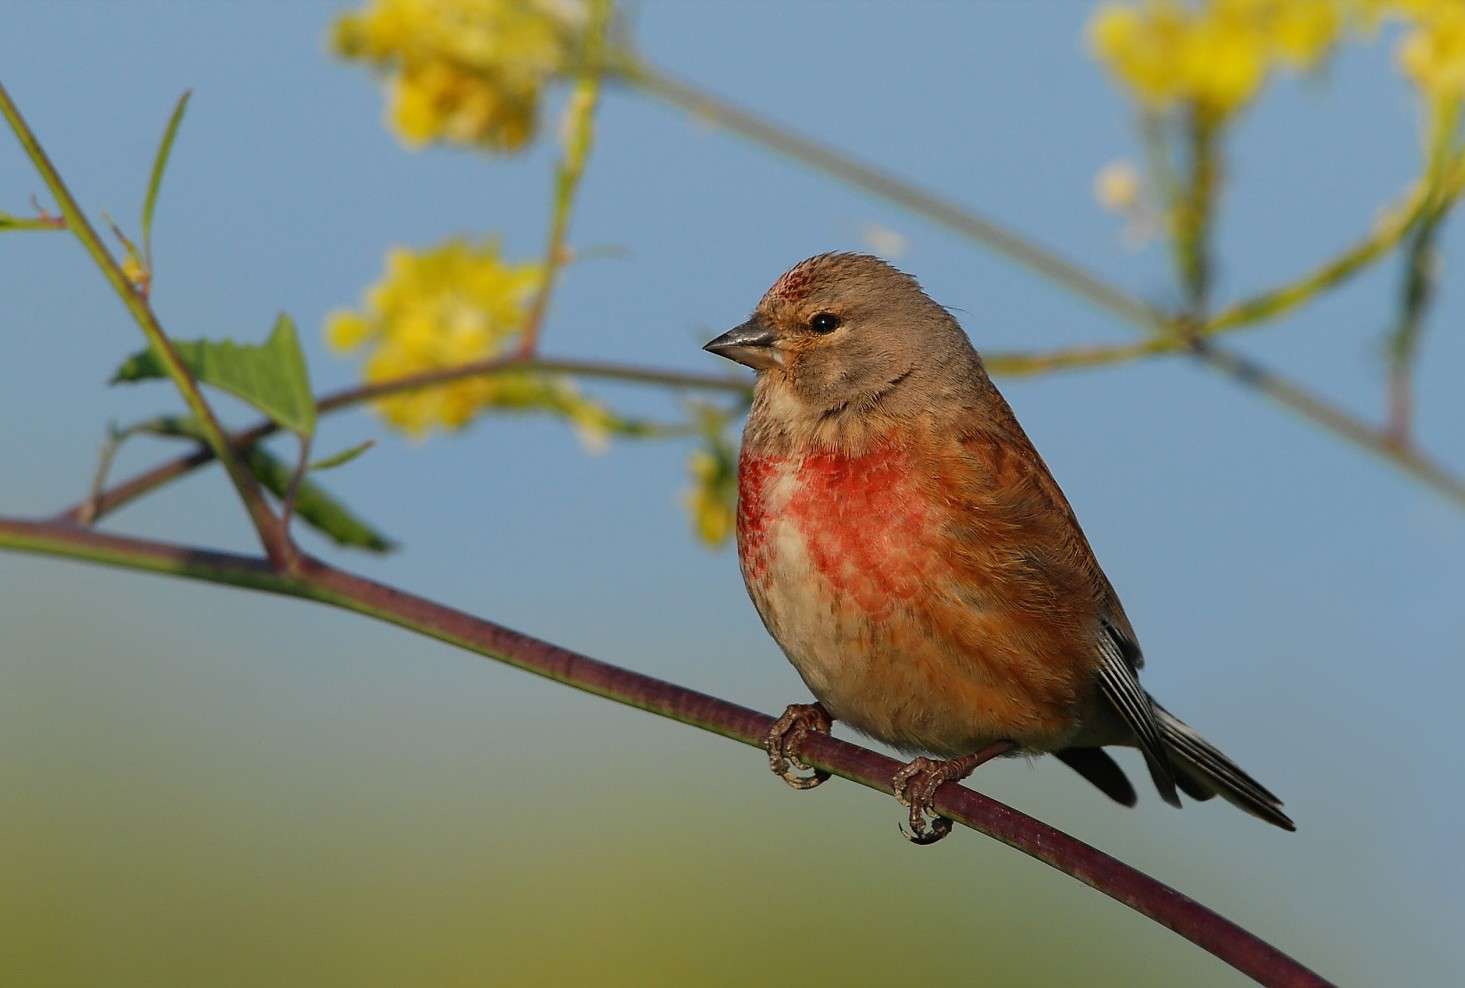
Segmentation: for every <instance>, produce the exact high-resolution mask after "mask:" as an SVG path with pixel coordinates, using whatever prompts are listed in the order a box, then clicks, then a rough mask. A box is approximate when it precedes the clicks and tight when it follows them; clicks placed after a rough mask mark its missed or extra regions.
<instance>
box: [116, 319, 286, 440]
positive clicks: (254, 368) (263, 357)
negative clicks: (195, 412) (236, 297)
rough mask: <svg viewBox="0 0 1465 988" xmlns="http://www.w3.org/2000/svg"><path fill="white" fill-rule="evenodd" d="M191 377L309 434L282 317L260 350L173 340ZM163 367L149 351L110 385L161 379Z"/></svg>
mask: <svg viewBox="0 0 1465 988" xmlns="http://www.w3.org/2000/svg"><path fill="white" fill-rule="evenodd" d="M173 346H174V348H176V349H177V351H178V356H179V357H180V358H181V359H182V360H183V363H184V366H186V367H187V368H188V370H189V372H190V373H191V374H193V376H194V377H196V378H197V379H198V380H199V381H201V382H203V383H204V384H209V385H212V386H214V387H216V388H219V389H221V390H224V391H227V392H229V393H230V394H232V395H234V396H235V397H236V398H240V399H243V400H244V401H247V402H249V403H250V404H251V405H253V406H254V407H255V408H258V409H259V410H260V411H262V412H264V413H265V414H266V415H268V416H269V417H270V418H272V419H274V420H275V421H276V422H278V423H280V425H282V426H284V427H285V428H287V429H290V430H292V431H294V432H296V433H299V434H300V435H301V436H302V437H303V436H309V435H311V434H312V433H313V432H314V431H315V398H314V397H313V396H312V395H311V393H310V376H309V374H308V373H307V371H306V369H305V354H304V353H303V352H302V351H301V349H300V337H299V336H298V335H297V334H296V332H295V323H294V322H292V321H291V319H290V317H289V316H287V315H285V314H284V313H281V314H280V317H279V318H278V319H276V320H275V328H274V329H273V330H272V331H271V332H270V338H269V339H268V340H266V341H265V342H264V343H263V344H261V345H258V346H256V345H254V344H240V343H235V342H234V341H233V340H219V341H217V342H215V341H213V340H174V341H173ZM165 376H166V372H165V371H164V369H163V362H162V361H161V360H159V359H158V357H157V355H156V354H154V353H153V351H152V350H151V349H147V350H142V351H140V352H138V353H134V354H133V355H132V356H130V357H128V358H127V359H126V360H125V361H123V362H122V366H121V367H118V368H117V373H115V374H113V375H112V381H111V383H112V384H121V383H131V382H134V381H145V380H149V379H151V378H158V377H165Z"/></svg>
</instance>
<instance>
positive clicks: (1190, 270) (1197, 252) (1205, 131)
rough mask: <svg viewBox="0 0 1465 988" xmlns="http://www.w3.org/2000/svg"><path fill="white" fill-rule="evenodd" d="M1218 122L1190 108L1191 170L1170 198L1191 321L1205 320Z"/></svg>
mask: <svg viewBox="0 0 1465 988" xmlns="http://www.w3.org/2000/svg"><path fill="white" fill-rule="evenodd" d="M1219 127H1220V122H1219V121H1218V120H1216V119H1215V118H1214V117H1213V116H1212V115H1211V114H1210V113H1208V112H1206V111H1205V110H1202V109H1200V108H1195V109H1193V110H1192V111H1191V114H1190V119H1189V120H1188V121H1187V128H1186V137H1187V142H1186V152H1187V153H1188V154H1189V156H1190V170H1189V175H1188V176H1187V180H1186V182H1185V183H1184V184H1183V185H1182V186H1180V187H1179V188H1178V189H1177V190H1176V196H1175V198H1174V200H1173V201H1172V202H1171V207H1170V208H1171V214H1172V215H1173V217H1174V223H1175V258H1176V266H1177V268H1178V269H1179V273H1180V283H1181V285H1183V286H1184V288H1185V308H1186V314H1187V316H1188V317H1189V319H1190V321H1191V322H1192V323H1195V324H1200V323H1202V322H1203V321H1204V313H1205V311H1206V305H1207V302H1208V299H1209V297H1210V289H1211V268H1212V261H1211V236H1212V232H1213V230H1212V227H1213V226H1214V217H1215V207H1216V194H1217V191H1218V188H1219V173H1220V161H1219V155H1220V151H1219V143H1218V142H1217V140H1216V136H1217V129H1218V128H1219Z"/></svg>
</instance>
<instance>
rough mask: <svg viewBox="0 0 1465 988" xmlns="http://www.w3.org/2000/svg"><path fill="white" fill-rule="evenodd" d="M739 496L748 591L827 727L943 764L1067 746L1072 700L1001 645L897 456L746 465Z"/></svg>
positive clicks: (995, 620)
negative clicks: (991, 753)
mask: <svg viewBox="0 0 1465 988" xmlns="http://www.w3.org/2000/svg"><path fill="white" fill-rule="evenodd" d="M739 495H740V503H739V516H738V541H739V557H740V560H741V562H742V567H743V577H744V579H745V581H746V582H747V585H748V591H749V594H750V595H751V596H752V598H753V602H754V604H755V606H756V607H757V609H758V612H759V614H760V615H761V616H762V618H763V621H764V624H765V625H766V626H767V628H768V630H769V632H770V633H771V634H772V635H773V637H774V638H775V639H776V640H777V641H778V643H779V645H780V646H781V647H782V649H783V651H784V653H785V654H786V655H787V656H788V658H789V661H790V662H791V663H792V664H793V665H794V667H795V668H796V669H797V670H798V672H799V674H800V676H802V677H803V680H804V682H805V683H806V684H808V687H809V689H810V690H811V691H812V692H813V694H814V696H815V697H817V698H818V699H819V701H820V702H821V703H823V704H824V705H825V707H826V708H827V709H828V710H829V712H830V714H831V715H833V716H834V717H835V719H837V720H840V721H843V722H845V723H847V724H849V725H850V726H852V727H854V728H856V729H857V730H860V731H862V732H863V733H866V734H868V735H870V736H872V737H875V738H878V739H879V740H882V741H884V742H886V743H888V744H892V745H894V746H896V747H898V748H901V749H904V750H908V751H924V752H930V753H933V754H938V755H943V756H951V755H957V754H965V753H969V752H973V751H977V750H979V749H980V748H982V747H985V746H986V745H987V744H990V743H991V742H993V741H997V740H1003V739H1011V740H1015V741H1017V742H1019V743H1020V744H1022V745H1023V746H1024V747H1027V748H1029V749H1032V750H1054V749H1056V748H1061V747H1063V746H1065V745H1066V743H1067V741H1068V739H1069V738H1070V737H1071V736H1072V734H1073V733H1074V730H1075V729H1076V721H1075V719H1074V697H1073V695H1072V691H1071V690H1070V689H1068V688H1067V687H1066V686H1065V685H1064V684H1055V683H1054V682H1052V677H1049V676H1046V675H1042V674H1041V666H1040V663H1041V660H1042V657H1041V656H1026V655H1023V654H1020V650H1018V651H1014V650H1013V649H1012V648H1011V647H1008V646H1007V645H1004V644H1003V631H1002V622H1003V620H1004V615H1003V614H1002V613H1001V609H1000V608H995V607H994V608H984V607H983V606H982V603H981V594H980V591H979V588H976V589H974V588H973V587H972V586H971V582H972V581H971V580H970V578H969V575H968V576H967V577H965V578H964V577H962V576H961V575H959V574H957V573H955V572H954V571H953V569H952V567H951V565H950V563H949V561H948V560H947V558H946V556H945V554H943V552H942V538H943V534H942V524H943V519H942V517H940V515H939V508H937V507H933V504H932V499H931V498H929V497H926V496H924V495H923V492H922V491H920V490H918V489H916V488H915V486H914V485H913V483H912V482H911V480H910V479H909V471H908V469H907V465H906V464H905V463H904V462H903V458H902V457H901V456H900V455H899V454H896V453H891V452H888V451H887V452H880V453H872V454H867V455H866V456H864V457H860V458H856V459H848V458H842V459H834V458H832V457H830V458H825V459H821V458H814V459H811V460H805V461H803V462H801V463H791V462H788V461H773V460H758V461H750V460H748V459H745V460H744V462H743V464H742V467H741V472H740V485H739ZM1035 670H1037V671H1038V673H1040V674H1039V675H1037V676H1036V678H1035V676H1034V671H1035Z"/></svg>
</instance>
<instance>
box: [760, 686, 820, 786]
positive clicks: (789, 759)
mask: <svg viewBox="0 0 1465 988" xmlns="http://www.w3.org/2000/svg"><path fill="white" fill-rule="evenodd" d="M833 726H834V719H833V718H832V717H830V716H829V711H827V710H825V709H824V706H823V704H819V703H791V704H789V705H788V709H787V710H785V711H784V712H783V716H782V717H780V718H778V720H776V721H774V722H773V727H772V729H770V730H769V732H768V737H766V738H764V739H763V747H764V748H766V749H767V750H768V767H769V768H771V769H773V774H774V775H776V776H778V777H779V778H780V779H782V780H783V781H784V782H787V783H788V784H789V785H790V786H792V787H793V788H795V789H813V788H814V787H815V786H817V785H819V783H821V782H824V781H825V780H826V779H828V778H829V773H828V772H826V771H824V770H823V769H822V768H814V767H813V766H812V765H808V764H806V763H805V762H804V761H803V760H802V759H801V758H799V745H800V744H802V743H803V741H804V739H805V738H807V737H808V736H809V732H810V731H817V732H818V733H820V734H828V733H829V729H830V728H831V727H833ZM801 771H802V772H811V773H813V774H811V775H800V774H799V772H801Z"/></svg>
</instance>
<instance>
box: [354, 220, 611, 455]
mask: <svg viewBox="0 0 1465 988" xmlns="http://www.w3.org/2000/svg"><path fill="white" fill-rule="evenodd" d="M542 283H543V268H542V267H541V266H540V265H538V264H518V265H508V264H505V263H504V262H503V261H502V260H501V259H500V257H499V249H498V246H497V244H495V243H493V242H491V241H490V242H486V243H480V244H474V243H470V242H468V241H466V240H450V241H448V242H446V243H445V244H443V245H441V246H439V247H436V248H434V249H432V250H428V251H423V252H420V253H419V252H414V251H410V250H407V249H404V248H396V249H394V250H392V251H391V252H390V253H389V254H388V255H387V269H386V273H385V276H384V277H383V278H382V280H381V281H379V282H378V283H377V284H375V285H373V286H372V287H371V288H370V289H368V290H367V292H366V295H365V298H364V300H363V305H362V308H361V309H360V310H359V311H351V310H342V311H337V312H334V313H332V314H331V315H330V316H329V317H328V319H327V321H326V339H327V340H328V341H329V343H330V344H331V346H332V347H334V348H336V349H337V350H341V351H346V352H350V351H355V350H360V349H365V351H366V363H365V367H364V372H363V376H364V378H365V379H366V381H367V382H368V383H375V382H380V381H389V380H394V379H397V378H401V377H405V376H407V375H409V374H419V373H423V372H426V371H434V370H441V369H444V368H449V367H457V366H460V365H462V364H466V363H472V362H474V361H480V360H486V359H489V358H491V357H495V356H499V355H502V354H507V353H509V352H512V350H513V345H514V344H515V343H516V342H517V338H518V336H519V334H520V333H521V332H522V331H523V329H524V321H525V318H526V314H527V312H528V308H529V305H530V303H531V301H532V300H533V298H534V295H535V293H537V292H538V291H539V287H540V285H541V284H542ZM376 408H377V410H378V411H379V412H380V413H381V414H382V415H383V417H385V418H386V420H387V421H388V422H390V423H391V424H392V425H394V426H396V427H397V428H399V429H402V430H404V431H405V432H408V433H410V434H412V435H417V436H420V435H423V434H425V433H427V432H428V431H430V430H431V429H433V428H444V429H458V428H461V427H462V426H464V425H466V424H467V423H468V422H470V421H471V420H472V419H473V418H474V416H476V415H477V414H478V413H479V412H481V411H483V410H484V409H488V408H496V409H518V410H538V411H549V412H554V413H556V414H559V415H562V416H564V417H565V418H566V419H568V420H569V421H570V422H571V423H572V424H574V425H575V426H576V427H577V428H578V429H579V430H580V432H581V435H582V436H584V437H585V438H586V440H587V441H589V442H591V443H592V444H603V443H604V439H605V437H606V436H608V435H609V434H610V432H611V431H612V429H613V427H614V426H615V424H616V419H615V418H614V417H613V416H612V415H611V414H610V413H609V412H608V411H606V410H605V409H603V408H601V407H600V406H599V405H597V404H595V403H594V402H591V401H589V400H588V399H586V398H584V397H582V396H581V395H580V394H579V393H578V392H577V391H576V390H575V388H574V386H573V385H572V384H571V383H570V382H569V381H568V380H565V379H562V378H558V377H549V376H547V375H544V374H538V373H533V372H529V371H522V372H506V373H502V374H495V375H487V376H482V377H473V378H466V379H464V380H461V381H455V382H453V383H451V384H444V385H439V386H435V387H431V388H423V389H420V390H418V391H412V392H407V393H404V394H400V395H394V396H391V397H388V398H383V399H381V400H380V401H378V402H376Z"/></svg>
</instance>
